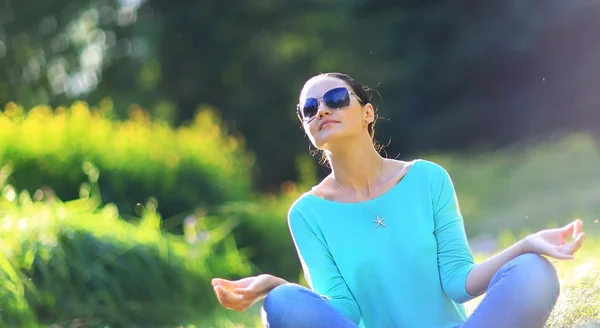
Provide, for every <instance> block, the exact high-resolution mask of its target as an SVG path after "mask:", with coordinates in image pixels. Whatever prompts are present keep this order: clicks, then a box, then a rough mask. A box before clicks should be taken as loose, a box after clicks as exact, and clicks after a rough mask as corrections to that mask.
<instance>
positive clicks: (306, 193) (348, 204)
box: [304, 159, 421, 206]
mask: <svg viewBox="0 0 600 328" xmlns="http://www.w3.org/2000/svg"><path fill="white" fill-rule="evenodd" d="M419 162H421V160H420V159H415V160H413V161H412V164H411V166H410V167H409V169H408V172H406V174H405V175H404V176H403V177H402V179H400V180H399V181H398V183H396V184H395V185H393V186H392V187H390V189H388V190H387V191H385V192H384V193H382V194H381V195H379V196H377V197H374V198H371V199H368V200H365V201H362V202H340V201H335V200H329V199H325V198H321V197H319V196H317V195H314V194H311V193H310V192H305V193H304V197H306V198H310V199H313V200H316V201H320V202H323V203H328V204H336V205H346V206H350V205H360V204H370V203H376V202H378V201H380V200H381V199H383V198H385V197H387V196H388V195H389V194H391V193H392V192H394V191H395V190H396V189H398V188H400V187H401V186H402V185H404V184H405V183H406V180H407V179H408V178H409V176H410V175H412V174H413V171H414V170H415V167H416V165H417V163H419Z"/></svg>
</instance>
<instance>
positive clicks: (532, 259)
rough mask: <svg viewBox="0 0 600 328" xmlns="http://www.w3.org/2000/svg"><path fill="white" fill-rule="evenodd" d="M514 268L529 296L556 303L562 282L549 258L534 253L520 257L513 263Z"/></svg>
mask: <svg viewBox="0 0 600 328" xmlns="http://www.w3.org/2000/svg"><path fill="white" fill-rule="evenodd" d="M512 262H513V263H512V264H513V265H514V268H518V269H517V270H516V271H517V272H518V274H519V278H520V280H522V281H523V282H524V284H523V288H525V290H524V292H525V291H526V292H527V293H528V294H529V295H538V296H539V297H541V298H542V299H548V298H550V301H551V302H555V301H556V298H557V297H558V294H559V293H560V282H559V279H558V273H557V272H556V268H555V267H554V265H552V263H550V261H548V259H547V258H545V257H543V256H541V255H539V254H534V253H527V254H523V255H520V256H518V257H517V258H515V259H514V260H513V261H512Z"/></svg>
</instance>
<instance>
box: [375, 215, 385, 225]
mask: <svg viewBox="0 0 600 328" xmlns="http://www.w3.org/2000/svg"><path fill="white" fill-rule="evenodd" d="M383 220H385V218H380V217H379V216H377V220H373V222H375V223H377V226H376V227H375V228H379V226H380V225H381V226H384V227H386V225H385V223H383Z"/></svg>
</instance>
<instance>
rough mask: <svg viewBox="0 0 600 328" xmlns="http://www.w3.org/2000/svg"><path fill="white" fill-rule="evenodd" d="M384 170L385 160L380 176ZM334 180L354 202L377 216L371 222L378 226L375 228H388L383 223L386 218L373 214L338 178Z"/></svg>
mask: <svg viewBox="0 0 600 328" xmlns="http://www.w3.org/2000/svg"><path fill="white" fill-rule="evenodd" d="M382 168H383V159H382V160H381V168H380V170H379V172H380V175H381V171H382ZM332 178H333V181H335V183H336V184H337V185H338V186H340V188H342V189H343V190H344V191H345V192H346V193H347V194H348V195H350V197H352V198H353V199H354V200H355V201H356V202H357V203H358V204H359V205H360V206H362V207H363V208H364V209H366V210H367V211H369V212H370V213H371V214H373V216H375V220H373V221H371V222H374V223H375V224H377V225H376V226H375V228H379V226H382V227H384V228H385V227H387V226H386V225H385V223H383V220H385V218H384V217H382V216H381V217H380V216H379V215H377V214H375V213H373V211H371V210H370V209H369V208H368V207H367V206H365V205H364V204H363V203H362V202H361V201H359V200H358V199H356V197H354V195H352V193H351V192H349V191H348V189H346V188H344V186H342V184H341V183H339V182H338V181H337V179H336V178H334V177H332Z"/></svg>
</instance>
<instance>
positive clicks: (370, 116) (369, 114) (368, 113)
mask: <svg viewBox="0 0 600 328" xmlns="http://www.w3.org/2000/svg"><path fill="white" fill-rule="evenodd" d="M363 114H364V119H365V122H366V123H367V124H369V123H371V122H373V121H375V109H374V108H373V105H371V103H367V104H365V105H364V106H363Z"/></svg>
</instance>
